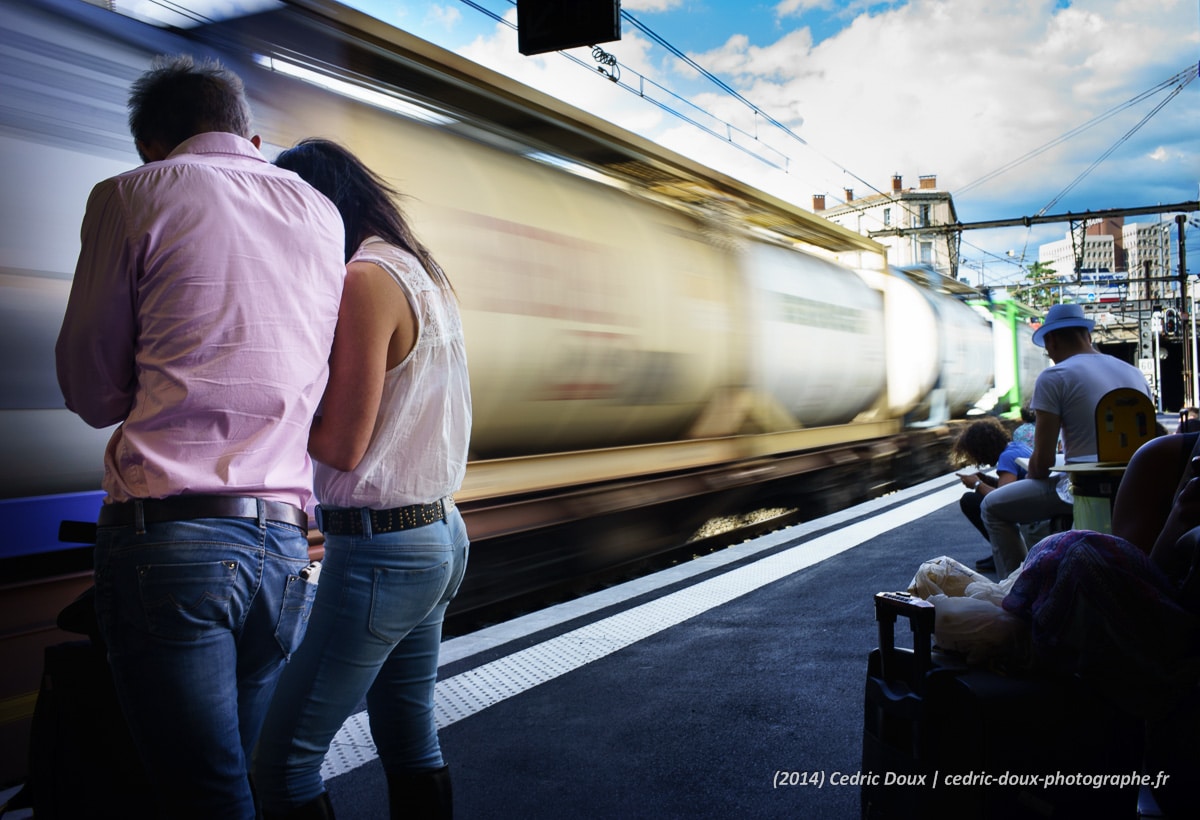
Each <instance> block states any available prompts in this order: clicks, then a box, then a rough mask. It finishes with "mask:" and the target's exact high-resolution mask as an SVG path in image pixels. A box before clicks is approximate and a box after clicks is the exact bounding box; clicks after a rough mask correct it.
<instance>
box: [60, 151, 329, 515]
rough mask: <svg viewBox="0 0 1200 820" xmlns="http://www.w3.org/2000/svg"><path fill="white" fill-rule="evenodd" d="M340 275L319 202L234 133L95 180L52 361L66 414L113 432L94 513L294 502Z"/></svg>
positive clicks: (300, 498)
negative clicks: (209, 496)
mask: <svg viewBox="0 0 1200 820" xmlns="http://www.w3.org/2000/svg"><path fill="white" fill-rule="evenodd" d="M344 276H345V256H344V242H343V230H342V221H341V217H340V216H339V215H338V212H337V210H336V209H335V208H334V206H333V205H332V204H331V203H330V202H329V201H328V200H327V199H325V198H324V197H323V196H321V195H320V194H319V193H317V192H316V190H315V189H313V188H312V187H311V186H309V185H308V184H307V183H305V182H304V181H302V180H301V179H300V178H299V177H298V176H296V175H295V174H293V173H292V172H290V171H284V170H282V169H279V168H276V167H275V166H273V165H271V164H270V163H268V162H267V161H266V160H265V159H264V158H263V156H262V155H261V154H260V153H259V151H258V149H257V148H255V147H254V145H253V144H252V143H251V142H249V141H248V140H245V139H242V138H241V137H238V136H235V135H233V134H226V133H206V134H200V135H197V136H195V137H192V138H191V139H189V140H187V141H185V142H184V143H182V144H181V145H180V146H179V147H178V148H176V149H175V151H174V152H173V153H172V154H171V155H170V156H169V157H167V158H166V159H165V160H163V161H161V162H151V163H147V164H146V165H143V166H142V167H140V168H136V169H134V170H132V171H129V172H127V173H124V174H121V175H119V176H116V177H113V178H111V179H107V180H105V181H103V182H101V183H100V184H98V185H97V186H96V187H95V188H94V189H93V190H92V193H91V196H90V197H89V199H88V204H87V212H86V213H85V215H84V219H83V228H82V248H81V251H80V255H79V262H78V264H77V265H76V268H75V280H74V282H73V284H72V286H71V295H70V299H69V300H68V303H67V311H66V316H65V317H64V319H63V326H62V330H61V332H60V334H59V337H58V344H57V347H56V349H55V354H56V360H57V365H58V380H59V385H60V386H61V388H62V391H63V396H64V397H65V398H66V403H67V407H68V408H70V409H71V410H73V411H74V412H76V413H78V414H79V415H80V416H81V417H82V418H83V419H84V420H85V421H86V422H87V423H88V424H91V425H92V426H93V427H104V426H107V425H110V424H114V423H118V422H119V423H120V426H119V427H118V428H117V429H116V431H115V432H114V433H113V436H112V438H111V439H110V440H109V443H108V448H107V450H106V452H105V456H104V479H103V488H104V490H105V491H106V492H107V494H108V496H107V499H106V501H108V502H118V501H127V500H129V499H131V498H164V497H167V496H172V495H178V494H181V493H214V494H221V495H250V496H257V497H260V498H263V499H268V500H274V501H283V502H287V503H291V504H295V505H297V506H300V507H307V506H309V501H310V499H311V495H312V465H311V462H310V461H309V458H308V430H309V426H310V424H311V421H312V417H313V413H314V412H315V410H316V407H317V403H318V402H319V401H320V399H321V395H322V393H323V392H324V389H325V382H326V379H327V378H328V358H329V348H330V345H331V344H332V340H333V330H334V326H335V324H336V322H337V312H338V303H339V302H340V300H341V291H342V281H343V279H344Z"/></svg>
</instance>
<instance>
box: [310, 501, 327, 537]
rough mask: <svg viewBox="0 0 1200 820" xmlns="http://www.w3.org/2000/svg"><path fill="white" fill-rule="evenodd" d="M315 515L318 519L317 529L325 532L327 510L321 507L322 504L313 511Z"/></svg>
mask: <svg viewBox="0 0 1200 820" xmlns="http://www.w3.org/2000/svg"><path fill="white" fill-rule="evenodd" d="M313 516H314V517H315V518H316V519H317V529H318V530H320V531H321V532H325V511H324V510H322V509H321V505H320V504H318V505H317V507H316V509H315V510H314V511H313Z"/></svg>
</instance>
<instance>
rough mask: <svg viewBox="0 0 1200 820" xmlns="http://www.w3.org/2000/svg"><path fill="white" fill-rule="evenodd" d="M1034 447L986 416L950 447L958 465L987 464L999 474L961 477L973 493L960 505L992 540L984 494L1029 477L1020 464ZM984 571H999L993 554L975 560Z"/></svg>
mask: <svg viewBox="0 0 1200 820" xmlns="http://www.w3.org/2000/svg"><path fill="white" fill-rule="evenodd" d="M1032 452H1033V450H1032V448H1030V447H1029V446H1027V445H1025V444H1020V443H1018V442H1016V441H1012V440H1010V439H1009V437H1008V431H1007V430H1006V429H1005V428H1004V425H1003V424H1001V423H1000V422H999V420H997V419H994V418H990V417H989V418H985V419H981V420H980V421H977V422H974V423H973V424H971V425H970V426H968V427H967V428H966V429H964V430H963V431H962V433H961V434H960V435H959V437H958V439H956V440H955V442H954V445H953V447H951V449H950V461H951V462H952V463H953V464H954V465H955V466H957V467H966V466H970V465H974V466H982V465H987V466H990V467H994V468H995V471H996V475H995V477H992V476H989V475H985V474H983V473H980V472H972V473H959V474H958V477H959V479H960V480H961V481H962V483H963V484H964V485H966V487H967V489H969V490H970V491H971V492H969V493H964V494H963V496H962V498H960V499H959V500H958V506H959V508H960V509H961V510H962V512H963V515H965V516H966V517H967V520H968V521H970V522H971V523H972V524H974V525H975V529H977V530H979V532H980V533H982V535H983V537H984V538H986V539H987V540H988V541H991V538H990V537H989V536H988V531H987V527H985V526H984V525H983V516H982V514H981V513H980V506H981V505H982V504H983V499H984V497H985V496H986V495H987V494H988V493H990V492H991V491H992V490H994V489H996V488H997V487H1003V486H1004V485H1006V484H1010V483H1012V482H1013V481H1016V480H1017V479H1021V478H1024V477H1025V468H1024V467H1022V466H1020V465H1019V464H1017V459H1018V458H1029V456H1030V455H1031V454H1032ZM975 569H977V570H979V571H980V572H995V570H996V564H995V562H994V560H993V559H992V556H991V555H988V556H987V557H985V558H981V559H979V560H978V561H976V562H975Z"/></svg>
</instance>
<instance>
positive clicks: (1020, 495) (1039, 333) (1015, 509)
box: [981, 304, 1150, 578]
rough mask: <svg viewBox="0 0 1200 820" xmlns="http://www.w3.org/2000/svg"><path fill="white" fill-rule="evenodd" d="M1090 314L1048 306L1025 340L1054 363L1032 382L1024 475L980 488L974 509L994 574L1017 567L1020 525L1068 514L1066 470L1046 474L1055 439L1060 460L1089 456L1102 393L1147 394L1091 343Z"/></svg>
mask: <svg viewBox="0 0 1200 820" xmlns="http://www.w3.org/2000/svg"><path fill="white" fill-rule="evenodd" d="M1093 325H1094V320H1092V319H1090V318H1088V317H1087V316H1085V315H1084V312H1083V308H1082V307H1080V306H1079V305H1070V304H1061V305H1053V306H1052V307H1051V308H1050V310H1049V311H1048V312H1047V313H1046V321H1045V322H1044V323H1043V324H1042V326H1041V327H1040V328H1038V329H1037V330H1036V331H1034V334H1033V343H1034V344H1036V345H1039V346H1041V347H1044V348H1046V354H1047V355H1048V356H1049V357H1050V359H1051V360H1052V361H1053V362H1054V364H1053V365H1052V366H1051V367H1048V368H1046V369H1045V370H1043V371H1042V372H1041V373H1040V374H1039V375H1038V377H1037V381H1035V382H1034V385H1033V397H1032V398H1031V399H1030V402H1029V404H1030V407H1032V408H1033V412H1034V414H1035V417H1036V418H1035V421H1034V442H1033V455H1032V456H1030V457H1029V467H1028V473H1027V475H1026V476H1025V478H1024V479H1022V480H1020V481H1014V482H1012V483H1010V484H1008V485H1006V486H1004V487H999V488H997V490H996V492H993V493H988V495H987V497H986V498H985V499H984V501H983V505H982V507H981V512H982V515H983V523H984V526H986V527H987V531H988V535H989V536H990V540H991V544H992V556H993V557H994V559H995V563H996V572H997V574H998V575H999V576H1000V577H1001V578H1007V577H1008V576H1009V575H1011V574H1012V572H1013V571H1014V570H1016V569H1017V568H1018V567H1020V566H1021V564H1022V562H1023V561H1024V560H1025V555H1026V553H1027V552H1028V544H1027V543H1026V541H1025V537H1024V535H1023V534H1022V532H1021V525H1022V524H1025V523H1029V522H1032V521H1044V520H1046V519H1048V518H1059V517H1065V516H1068V515H1071V514H1072V513H1073V512H1074V507H1073V505H1072V501H1073V498H1072V496H1071V493H1070V488H1069V486H1068V481H1067V479H1066V475H1065V474H1062V475H1059V474H1053V473H1051V468H1052V467H1054V465H1055V460H1056V455H1057V450H1058V443H1059V440H1060V438H1061V440H1062V450H1063V457H1064V459H1065V460H1066V462H1067V463H1072V462H1088V461H1096V458H1097V457H1096V449H1097V448H1096V406H1097V405H1098V404H1099V402H1100V400H1101V399H1102V398H1103V397H1104V396H1105V395H1107V394H1108V393H1109V392H1110V391H1112V390H1116V389H1118V388H1133V389H1135V390H1139V391H1141V392H1142V393H1145V394H1146V395H1147V396H1149V395H1150V388H1149V387H1148V386H1147V385H1146V377H1145V376H1143V375H1142V372H1141V371H1140V370H1138V369H1137V368H1136V367H1134V366H1133V365H1131V364H1129V363H1127V362H1124V361H1121V360H1120V359H1117V358H1114V357H1113V356H1109V355H1106V354H1104V353H1101V352H1100V351H1099V350H1097V349H1096V348H1095V347H1094V346H1093V345H1092V334H1091V331H1092V326H1093Z"/></svg>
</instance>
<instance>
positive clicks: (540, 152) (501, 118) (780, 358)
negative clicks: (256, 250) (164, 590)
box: [0, 0, 1043, 694]
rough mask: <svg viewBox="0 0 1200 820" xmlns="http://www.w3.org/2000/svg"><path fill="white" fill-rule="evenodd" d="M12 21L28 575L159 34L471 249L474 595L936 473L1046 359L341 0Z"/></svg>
mask: <svg viewBox="0 0 1200 820" xmlns="http://www.w3.org/2000/svg"><path fill="white" fill-rule="evenodd" d="M109 5H115V6H116V7H117V8H118V9H120V8H121V7H122V3H121V2H119V1H118V2H117V3H115V4H109ZM183 5H184V6H186V5H187V4H186V3H185V4H183ZM218 5H221V4H218ZM223 5H225V6H226V7H228V6H230V5H231V4H223ZM232 5H236V4H232ZM259 5H260V6H261V5H263V4H259ZM197 19H200V18H197ZM0 36H2V37H3V41H2V42H3V48H2V49H0V73H2V75H3V84H4V88H5V96H4V102H3V105H0V174H2V178H3V179H4V181H5V186H4V190H5V193H4V197H3V209H4V210H3V220H2V222H0V232H2V233H0V293H2V299H0V355H2V356H3V360H4V362H5V368H4V371H3V375H2V376H0V379H2V380H3V382H2V384H3V390H2V392H0V456H2V461H0V463H3V464H4V466H5V469H4V470H3V471H0V526H3V528H4V536H5V537H4V540H3V547H2V548H0V561H3V562H4V565H5V567H7V568H8V571H7V572H6V573H5V578H7V579H9V581H12V580H14V579H15V580H17V581H20V582H21V583H26V582H28V583H32V582H34V581H36V580H38V579H44V578H46V577H48V576H50V575H54V574H57V575H62V574H64V573H67V572H77V573H78V575H79V577H80V578H83V577H85V576H86V555H85V554H84V553H85V551H84V552H81V551H79V550H75V551H72V550H70V549H68V548H67V546H66V545H63V544H61V543H59V542H58V539H57V535H56V530H57V523H58V521H59V520H60V519H62V518H64V517H65V518H83V519H94V515H95V510H96V509H97V508H98V506H99V503H100V495H99V493H98V492H97V488H98V486H99V482H100V470H101V468H100V465H101V454H102V452H103V448H104V444H105V442H106V441H107V438H108V435H109V432H110V431H108V430H99V431H97V430H92V429H89V428H88V427H87V426H86V425H85V424H84V423H83V422H82V421H80V420H79V419H78V418H76V417H75V416H74V415H73V414H71V413H70V412H68V411H67V410H66V409H64V407H63V402H62V398H61V395H60V393H59V390H58V387H57V383H56V380H55V374H54V361H53V346H54V340H55V338H56V335H57V332H58V327H59V324H60V322H61V318H62V313H63V310H64V307H65V304H66V297H67V293H68V290H69V287H70V280H71V275H72V271H73V269H74V263H75V257H76V255H77V253H78V247H79V240H78V229H79V224H80V219H81V217H82V212H83V207H84V204H85V202H86V200H87V195H88V192H89V190H90V189H91V186H92V185H94V184H95V183H96V182H98V181H99V180H101V179H102V178H104V177H107V176H110V175H113V174H116V173H119V172H121V171H123V170H126V169H128V168H131V167H133V166H135V165H136V164H137V163H138V159H137V157H136V154H135V153H134V150H133V144H132V140H131V138H130V137H129V134H128V129H127V126H126V121H125V117H126V112H125V101H126V98H127V94H128V89H129V85H130V82H131V81H132V80H133V79H134V78H135V77H136V76H137V75H138V74H140V73H141V72H142V71H143V70H145V68H146V67H147V66H148V65H149V64H150V61H151V60H152V58H153V56H154V55H156V54H160V53H180V52H187V53H192V54H194V55H196V56H213V57H217V58H219V59H220V60H222V61H223V62H224V63H226V64H227V65H229V66H230V67H231V68H233V69H234V70H235V71H237V72H238V73H239V74H240V75H241V76H242V77H243V78H244V79H245V81H246V86H247V90H248V92H249V94H250V97H251V101H252V105H253V107H254V113H255V117H256V123H255V125H256V130H257V132H258V133H259V134H260V135H261V136H262V138H263V141H264V152H265V153H266V154H267V155H268V156H273V154H274V153H275V152H276V151H278V150H280V149H281V148H283V147H286V146H289V145H291V144H292V143H294V142H295V141H297V140H298V139H301V138H303V137H306V136H323V137H329V138H333V139H336V140H339V141H342V142H345V143H346V144H348V145H349V146H350V147H351V148H352V149H353V150H354V151H356V152H357V153H358V154H359V155H360V156H361V157H362V158H363V159H364V160H365V161H366V162H367V164H368V165H370V166H371V167H373V168H374V169H375V170H377V171H378V172H380V173H381V174H382V175H383V176H384V177H385V178H387V179H388V180H389V181H391V182H392V183H393V184H394V185H395V186H396V187H397V188H398V189H399V190H401V191H403V192H404V193H405V194H406V196H407V197H408V199H407V201H406V203H405V205H406V208H407V210H408V212H409V215H410V216H411V218H412V220H413V223H414V225H415V226H416V227H417V229H418V231H419V233H420V235H421V237H422V238H423V240H424V241H425V242H426V244H428V245H429V246H430V247H431V248H432V249H433V250H434V252H435V253H436V254H437V256H438V258H439V260H440V261H441V262H442V264H443V265H444V267H445V268H446V270H447V271H448V272H449V274H450V276H451V278H452V280H453V282H454V284H455V288H456V290H457V292H458V294H459V297H460V299H461V304H462V310H463V316H464V323H465V326H466V333H467V343H468V355H469V357H470V364H471V376H472V392H473V395H474V401H475V426H474V435H473V438H472V448H471V449H472V460H471V464H470V466H469V468H468V474H467V481H466V485H465V486H464V488H463V491H462V493H461V494H460V496H459V503H460V505H461V506H462V508H463V510H464V513H465V514H466V515H467V520H468V524H469V527H470V529H471V533H472V537H473V539H474V540H475V541H476V544H477V545H479V546H478V547H477V549H475V550H473V554H472V572H471V578H470V579H469V580H468V583H467V585H466V586H465V587H464V590H463V594H462V597H461V599H460V601H459V603H458V606H459V607H471V606H479V605H482V604H484V603H486V602H489V601H492V600H495V599H498V598H502V597H505V596H508V595H514V594H517V593H519V592H522V591H525V590H527V589H531V588H535V587H536V586H537V585H539V584H542V583H545V582H546V581H547V580H548V579H553V578H556V577H560V576H561V575H563V574H566V573H571V572H580V571H586V570H588V569H591V568H595V567H601V566H609V565H616V564H621V563H623V562H627V561H630V560H634V559H636V558H638V557H639V556H640V555H642V554H643V553H645V552H647V551H649V552H653V551H655V550H658V549H661V548H663V547H664V546H667V545H671V544H676V543H678V542H679V541H680V540H681V539H682V538H683V537H686V535H687V534H688V533H689V532H691V531H692V530H693V529H694V528H695V527H696V526H697V525H698V523H700V522H701V521H703V520H704V518H706V517H708V516H710V515H713V514H716V513H719V512H722V511H724V510H729V509H736V508H739V507H741V506H745V505H746V504H748V503H751V502H752V501H754V502H761V501H764V500H767V499H768V498H773V497H780V496H782V497H786V498H788V499H790V503H792V504H793V505H797V504H801V505H803V504H809V505H811V506H812V508H813V511H814V513H815V512H821V511H823V507H825V506H827V505H828V504H830V503H832V502H831V501H830V499H832V498H836V499H839V500H842V501H849V500H853V499H855V498H858V497H862V496H864V495H865V494H870V493H878V492H881V491H882V490H883V489H886V487H888V486H893V485H896V484H905V483H910V482H912V481H916V480H919V479H921V478H923V477H925V476H926V474H927V473H928V469H940V468H941V465H942V454H943V450H944V445H945V438H946V435H945V428H944V426H941V422H942V421H944V419H945V418H949V417H961V416H962V415H963V414H965V413H966V412H967V411H968V410H969V409H970V408H972V407H973V406H974V405H976V403H977V402H979V401H980V400H981V399H982V398H983V397H984V396H985V395H987V396H989V399H988V400H987V401H988V404H987V406H988V407H991V406H992V404H993V403H994V402H995V401H996V400H997V397H999V399H998V400H999V401H1000V402H1001V403H1002V404H1003V403H1008V404H1013V403H1015V402H1017V401H1019V397H1020V395H1022V392H1021V391H1022V388H1026V389H1027V388H1028V386H1029V385H1030V384H1032V380H1033V378H1034V377H1035V376H1036V373H1037V371H1038V370H1039V369H1040V367H1041V366H1043V359H1042V358H1041V357H1040V355H1038V353H1039V351H1036V349H1035V348H1033V346H1032V343H1031V340H1030V336H1031V334H1030V331H1029V329H1028V327H1027V326H1026V324H1025V321H1024V320H1025V317H1026V315H1027V314H1024V313H1021V311H1020V310H1018V309H1017V308H1016V307H1014V306H1012V305H1011V304H1007V305H1002V306H1001V307H1002V308H1003V309H1002V310H996V309H994V308H993V307H991V306H988V305H987V304H985V303H982V300H980V299H979V298H978V297H979V294H978V293H975V294H974V296H975V297H976V301H977V302H980V303H981V304H983V309H980V308H979V306H978V305H977V306H971V305H969V304H968V303H967V300H966V289H965V288H963V287H961V286H958V285H957V284H956V283H952V282H949V281H947V280H944V279H943V278H942V277H938V276H936V275H932V274H929V273H928V272H922V271H909V272H900V271H893V270H889V269H887V268H886V265H885V262H884V260H883V257H882V255H881V248H880V246H879V245H877V244H876V243H875V242H873V241H871V240H869V239H867V238H865V237H862V236H859V235H858V234H854V233H851V232H849V231H847V230H846V229H843V228H841V227H839V226H837V225H833V224H832V223H829V222H826V221H825V220H822V219H819V218H817V217H814V216H813V215H812V214H811V213H808V212H806V211H804V210H802V209H800V208H797V207H795V206H793V205H790V204H788V203H785V202H782V201H779V200H777V199H774V198H772V197H770V196H768V195H765V194H762V193H760V192H757V191H755V190H753V189H751V188H749V187H747V186H745V185H743V184H741V183H739V182H737V181H735V180H732V179H730V178H727V177H724V176H722V175H720V174H718V173H715V172H713V171H710V170H708V169H705V168H703V167H701V166H700V165H698V164H696V163H694V162H692V161H690V160H688V159H685V158H683V157H681V156H678V155H675V154H672V153H671V152H669V151H665V150H663V149H661V148H660V147H658V146H655V145H654V144H652V143H650V142H648V141H646V140H643V139H641V138H639V137H637V136H634V135H632V134H629V133H627V132H624V131H621V130H620V129H617V128H614V127H613V126H611V125H610V124H608V123H606V122H604V121H602V120H599V119H598V118H595V117H593V116H591V115H589V114H587V113H585V112H582V111H579V110H576V109H573V108H571V107H569V106H567V105H565V104H563V103H561V102H558V101H556V100H554V99H552V98H550V97H547V96H545V95H543V94H540V93H538V92H536V91H533V90H531V89H529V88H526V87H524V86H521V85H519V84H517V83H515V82H513V81H511V80H509V79H507V78H505V77H502V76H500V75H497V74H495V73H493V72H490V71H488V70H486V69H483V68H481V67H479V66H477V65H475V64H472V63H470V62H467V61H465V60H463V59H461V58H459V57H457V56H455V55H453V54H450V53H448V52H446V51H443V50H441V49H439V48H436V47H434V46H432V45H430V44H428V43H425V42H423V41H420V40H417V39H415V38H412V37H411V36H409V35H406V34H405V33H403V32H401V31H398V30H396V29H393V28H390V27H388V26H386V25H383V24H382V23H379V22H378V21H375V20H373V19H371V18H369V17H366V16H364V15H361V14H359V13H358V12H355V11H353V10H350V9H348V8H345V7H342V6H339V5H337V4H334V3H329V2H321V1H320V0H304V2H296V3H287V4H283V3H280V4H275V5H270V4H268V8H267V10H265V11H263V12H261V13H258V14H253V15H249V16H244V17H233V18H230V19H226V20H222V21H211V22H199V23H196V24H195V25H190V26H189V27H187V28H174V29H169V28H165V27H161V26H155V25H150V24H148V23H146V22H142V21H139V20H135V19H132V18H130V17H126V16H122V15H121V14H116V13H113V12H111V11H108V10H106V9H104V8H99V7H97V6H94V5H89V4H86V3H83V2H77V0H4V15H3V17H2V18H0ZM839 253H841V254H850V255H851V256H852V257H853V258H854V259H856V260H858V259H863V258H866V259H876V260H878V262H877V263H876V264H874V265H873V267H874V269H873V270H854V269H851V268H849V267H846V266H844V265H842V264H839V263H838V262H837V255H838V254H839ZM867 267H871V265H867ZM954 291H957V292H954ZM266 296H267V298H269V295H266ZM581 521H582V522H586V524H585V525H584V526H577V523H578V522H581ZM614 532H616V533H618V535H617V536H615V537H614V535H613V533H614ZM72 561H74V562H75V563H72ZM80 562H82V563H80ZM80 583H82V581H81V582H80ZM41 597H42V598H43V599H44V598H45V597H46V596H45V595H44V594H42V595H41ZM8 600H10V601H15V600H16V598H15V597H13V596H11V595H10V596H8ZM5 616H6V620H5V621H4V622H3V623H4V624H5V625H10V620H11V617H12V615H11V613H10V612H6V613H5ZM30 617H32V616H30ZM5 628H8V626H5ZM33 628H34V627H32V626H30V629H33ZM0 694H2V693H0Z"/></svg>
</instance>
